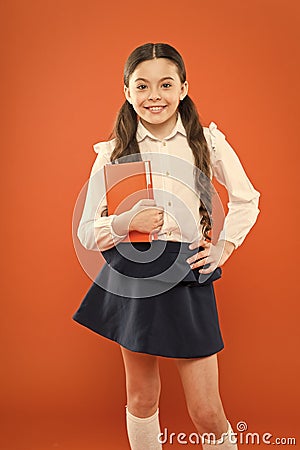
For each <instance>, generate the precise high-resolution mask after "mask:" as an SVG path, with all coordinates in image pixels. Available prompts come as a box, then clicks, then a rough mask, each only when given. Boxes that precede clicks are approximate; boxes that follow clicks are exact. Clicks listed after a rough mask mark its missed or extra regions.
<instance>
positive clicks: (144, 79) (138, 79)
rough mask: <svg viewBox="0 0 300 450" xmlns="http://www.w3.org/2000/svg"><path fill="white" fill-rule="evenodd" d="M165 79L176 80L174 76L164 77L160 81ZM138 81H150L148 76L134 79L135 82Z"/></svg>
mask: <svg viewBox="0 0 300 450" xmlns="http://www.w3.org/2000/svg"><path fill="white" fill-rule="evenodd" d="M164 80H173V81H174V78H173V77H163V78H161V79H160V80H159V81H164ZM137 81H146V82H147V81H148V82H149V80H147V79H146V78H137V79H136V80H134V82H135V83H136V82H137Z"/></svg>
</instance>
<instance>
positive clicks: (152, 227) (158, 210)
mask: <svg viewBox="0 0 300 450" xmlns="http://www.w3.org/2000/svg"><path fill="white" fill-rule="evenodd" d="M131 210H132V211H134V215H133V217H132V219H131V221H130V224H129V231H132V230H135V231H139V232H140V233H157V232H158V231H160V230H161V228H162V226H163V224H164V209H163V207H161V206H156V202H155V200H141V201H140V202H138V203H137V204H136V205H135V206H134V207H133V208H132V209H131Z"/></svg>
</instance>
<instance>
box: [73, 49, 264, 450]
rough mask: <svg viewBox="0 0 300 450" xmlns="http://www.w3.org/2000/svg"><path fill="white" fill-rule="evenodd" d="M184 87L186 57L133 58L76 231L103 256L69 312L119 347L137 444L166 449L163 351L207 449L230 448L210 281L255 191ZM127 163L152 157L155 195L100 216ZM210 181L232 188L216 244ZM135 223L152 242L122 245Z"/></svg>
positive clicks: (155, 52)
mask: <svg viewBox="0 0 300 450" xmlns="http://www.w3.org/2000/svg"><path fill="white" fill-rule="evenodd" d="M188 88H189V85H188V82H187V80H186V71H185V66H184V62H183V60H182V57H181V56H180V54H179V53H178V52H177V50H176V49H175V48H173V47H171V46H170V45H168V44H163V43H159V44H152V43H148V44H145V45H142V46H140V47H138V48H136V49H135V50H134V51H133V52H132V53H131V54H130V56H129V58H128V60H127V62H126V64H125V70H124V94H125V97H126V100H125V102H124V104H123V105H122V107H121V109H120V111H119V114H118V116H117V120H116V124H115V128H114V132H113V135H112V136H111V137H112V139H110V140H109V141H107V142H100V143H98V144H96V145H95V146H94V149H95V151H96V152H97V153H98V155H97V158H96V160H95V163H94V165H93V168H92V172H91V177H90V180H89V185H88V191H87V196H86V201H85V206H84V211H83V215H82V217H81V220H80V224H79V227H78V237H79V240H80V242H81V243H82V245H83V246H84V247H85V248H87V249H91V250H100V251H101V252H102V254H103V256H104V257H105V259H106V261H107V262H108V263H105V264H104V267H103V269H102V270H101V272H100V274H99V276H98V277H97V279H96V280H95V281H94V283H93V284H92V286H91V287H90V289H89V291H88V292H87V294H86V296H85V298H84V299H83V301H82V303H81V305H80V307H79V309H78V310H77V312H76V313H75V314H74V316H73V319H74V320H75V321H77V322H78V323H80V324H82V325H84V326H86V327H88V328H90V329H91V330H93V331H95V332H96V333H98V334H100V335H102V336H105V337H106V338H109V339H111V340H113V341H115V342H117V343H118V344H119V345H120V350H121V354H122V357H123V361H124V366H125V373H126V391H127V404H126V406H125V409H126V424H127V431H128V438H129V442H130V446H131V449H132V450H148V449H152V450H156V449H161V448H162V444H161V442H162V439H161V438H160V437H161V436H162V434H160V423H159V416H158V413H159V407H158V406H159V398H160V390H161V383H160V375H159V357H169V358H173V360H174V363H175V365H176V367H177V369H178V371H179V374H180V377H181V380H182V384H183V388H184V392H185V397H186V402H187V408H188V411H189V414H190V417H191V419H192V421H193V423H194V424H195V427H196V429H197V431H198V433H199V436H201V442H202V445H203V448H204V449H208V448H209V449H220V450H221V449H222V450H224V449H237V444H236V440H235V439H234V436H233V434H232V433H233V431H232V428H231V424H230V422H229V421H228V420H227V417H226V414H225V412H224V409H223V405H222V402H221V398H220V394H219V388H218V360H217V354H218V352H219V351H221V350H222V349H223V348H224V343H223V340H222V335H221V331H220V328H219V321H218V312H217V307H216V301H215V295H214V287H213V282H214V281H215V280H216V279H218V278H220V276H221V271H222V270H221V266H223V264H224V263H225V262H226V261H227V260H228V258H229V257H230V256H231V254H232V253H233V251H234V249H236V248H237V247H239V246H240V245H241V244H242V242H243V241H244V239H245V237H246V235H247V234H248V232H249V231H250V229H251V228H252V226H253V225H254V223H255V222H256V219H257V216H258V213H259V209H258V200H259V196H260V193H259V192H258V191H257V190H255V189H254V187H253V186H252V184H251V182H250V181H249V179H248V177H247V175H246V173H245V171H244V169H243V167H242V165H241V163H240V161H239V159H238V157H237V155H236V153H235V152H234V150H233V149H232V147H231V146H230V145H229V143H228V142H227V141H226V139H225V136H224V134H223V133H222V132H221V131H220V130H218V128H217V125H216V124H215V123H213V122H211V124H210V125H209V127H202V125H201V123H200V121H199V117H198V113H197V110H196V107H195V105H194V103H193V102H192V100H191V98H190V97H189V95H188ZM128 158H129V160H130V158H132V159H131V160H136V159H142V158H145V159H150V160H151V163H152V169H153V174H154V175H153V188H154V198H155V200H142V201H139V202H138V203H136V204H135V205H134V207H133V208H132V209H131V210H129V211H126V212H124V213H122V214H113V215H107V208H106V206H107V205H106V203H105V195H103V191H104V187H103V186H104V182H103V166H104V165H105V164H107V163H111V162H116V161H117V160H118V162H128ZM191 168H192V169H193V170H191ZM213 176H215V177H216V179H217V180H218V181H219V182H220V183H221V184H223V185H225V186H226V188H227V191H228V195H229V203H228V207H229V210H228V214H227V216H226V217H225V221H224V225H223V229H222V231H221V233H220V235H219V239H218V241H217V242H216V244H215V245H213V244H212V242H211V237H210V236H211V235H210V232H211V231H212V221H211V219H210V217H211V213H212V189H211V186H210V185H209V181H210V180H211V179H212V177H213ZM95 180H96V181H95ZM101 193H102V195H101ZM130 230H137V231H139V232H143V233H150V235H152V233H157V237H158V239H157V240H153V241H152V242H151V243H150V242H149V243H146V242H137V243H133V244H130V243H128V242H122V241H123V240H124V238H125V237H126V236H127V234H128V232H129V231H130ZM174 268H175V269H174ZM173 269H174V270H173ZM201 277H202V278H201ZM207 433H208V434H207Z"/></svg>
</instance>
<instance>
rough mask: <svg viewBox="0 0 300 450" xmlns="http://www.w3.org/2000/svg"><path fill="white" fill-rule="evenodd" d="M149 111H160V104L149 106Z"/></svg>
mask: <svg viewBox="0 0 300 450" xmlns="http://www.w3.org/2000/svg"><path fill="white" fill-rule="evenodd" d="M149 109H150V110H151V111H160V110H161V109H163V107H162V106H151V108H149Z"/></svg>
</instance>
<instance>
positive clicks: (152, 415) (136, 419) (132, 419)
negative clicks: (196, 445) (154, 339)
mask: <svg viewBox="0 0 300 450" xmlns="http://www.w3.org/2000/svg"><path fill="white" fill-rule="evenodd" d="M120 349H121V352H122V357H123V362H124V367H125V374H126V394H127V405H126V408H127V410H126V423H127V432H128V438H129V442H130V446H131V449H132V450H141V449H143V450H148V449H149V450H150V449H151V450H152V449H153V450H159V449H161V448H162V446H161V444H160V443H159V442H158V439H157V437H158V434H159V433H160V426H159V419H158V404H159V397H160V391H161V381H160V375H159V365H158V358H157V357H156V356H154V355H148V354H145V353H138V352H132V351H130V350H127V349H125V348H124V347H122V346H120Z"/></svg>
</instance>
